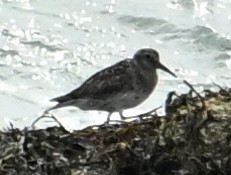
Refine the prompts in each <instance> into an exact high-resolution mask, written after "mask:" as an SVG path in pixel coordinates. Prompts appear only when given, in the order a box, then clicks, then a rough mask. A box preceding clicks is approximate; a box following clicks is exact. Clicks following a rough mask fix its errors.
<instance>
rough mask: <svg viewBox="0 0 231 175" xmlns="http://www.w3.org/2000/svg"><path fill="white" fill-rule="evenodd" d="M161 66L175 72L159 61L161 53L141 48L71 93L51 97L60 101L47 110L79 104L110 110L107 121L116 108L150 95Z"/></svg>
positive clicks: (126, 106)
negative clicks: (129, 57) (130, 56)
mask: <svg viewBox="0 0 231 175" xmlns="http://www.w3.org/2000/svg"><path fill="white" fill-rule="evenodd" d="M158 68H159V69H162V70H164V71H166V72H168V73H170V74H171V75H173V76H175V77H176V75H175V74H174V73H172V72H171V71H170V70H169V69H168V68H166V67H165V66H164V65H162V64H161V63H160V62H159V54H158V52H157V51H155V50H153V49H151V48H145V49H140V50H138V51H137V52H136V53H135V55H134V56H133V58H132V59H125V60H123V61H120V62H118V63H116V64H114V65H112V66H110V67H108V68H106V69H103V70H102V71H100V72H98V73H96V74H94V75H93V76H91V77H90V78H89V79H88V80H86V81H85V82H84V83H83V84H82V85H81V86H80V87H79V88H77V89H75V90H73V91H71V92H70V93H68V94H66V95H63V96H60V97H57V98H54V99H51V101H56V102H58V104H57V105H55V106H54V107H52V108H50V109H48V110H47V111H46V112H48V111H50V110H53V109H57V108H61V107H66V106H76V107H78V108H80V109H82V110H99V111H107V112H109V115H108V119H107V122H109V120H110V115H111V114H112V113H113V112H119V114H120V116H121V119H123V115H122V111H123V110H125V109H128V108H132V107H135V106H137V105H139V104H140V103H142V102H143V101H144V100H145V99H147V98H148V97H149V95H150V94H151V93H152V91H153V90H154V88H155V87H156V84H157V81H158V76H157V72H156V69H158Z"/></svg>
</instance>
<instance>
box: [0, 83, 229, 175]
mask: <svg viewBox="0 0 231 175" xmlns="http://www.w3.org/2000/svg"><path fill="white" fill-rule="evenodd" d="M165 106H166V108H165V110H166V116H161V117H160V116H158V115H157V114H156V113H155V111H152V112H150V113H147V114H145V115H140V116H137V118H136V119H134V121H132V122H126V121H124V122H121V123H118V124H112V125H99V126H89V127H87V128H85V129H82V130H77V131H73V132H69V131H67V130H65V128H63V127H62V126H60V127H50V128H46V129H38V130H36V129H35V130H29V129H27V128H25V129H24V130H19V129H17V128H14V127H13V126H12V127H11V128H8V129H6V130H4V131H0V175H40V174H41V175H170V174H171V175H205V174H206V175H217V174H219V175H230V174H231V89H229V88H226V89H224V88H221V87H220V90H219V91H216V92H213V91H210V90H204V91H203V92H201V93H200V94H198V93H197V92H196V91H195V90H194V89H193V88H192V89H191V90H190V92H189V93H187V94H181V95H177V94H176V93H175V92H170V93H169V94H168V97H167V100H166V104H165Z"/></svg>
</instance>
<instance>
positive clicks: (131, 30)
mask: <svg viewBox="0 0 231 175" xmlns="http://www.w3.org/2000/svg"><path fill="white" fill-rule="evenodd" d="M230 9H231V1H230V0H210V1H203V0H200V1H199V0H197V1H196V0H175V1H174V0H172V1H171V0H161V1H153V0H147V1H143V0H135V1H134V0H126V1H117V0H111V1H107V0H98V1H94V0H92V1H85V0H82V1H74V0H69V1H65V0H57V1H39V0H33V1H30V0H21V1H20V0H2V1H0V31H1V37H0V99H1V100H0V111H1V112H0V114H1V116H0V127H6V126H9V122H12V123H13V124H14V125H15V126H17V127H24V126H28V125H30V124H31V123H32V122H33V121H34V120H35V118H36V117H37V116H39V115H41V113H42V112H43V111H44V110H45V109H46V108H48V107H49V106H52V105H53V104H52V103H49V99H51V98H53V97H56V96H59V95H62V94H65V93H67V92H69V91H71V90H73V89H74V88H76V87H78V86H79V85H80V84H81V83H82V82H83V81H84V80H85V79H86V78H88V77H89V76H90V75H92V74H93V73H95V72H97V71H99V70H101V69H102V68H105V67H107V66H109V65H111V64H113V63H115V62H117V61H119V60H122V59H123V58H125V57H132V55H133V54H134V52H135V51H136V50H138V49H139V48H142V47H152V48H155V49H157V50H158V51H159V52H160V55H161V61H162V62H163V63H164V64H165V65H166V66H168V67H169V68H170V69H171V70H173V71H174V72H175V73H176V74H177V75H178V76H179V77H180V79H187V80H188V81H190V82H191V83H192V84H194V85H195V86H196V87H198V88H199V89H200V87H202V86H205V87H210V86H211V85H212V83H213V82H217V83H219V84H221V85H229V86H230V84H231V32H230V28H231V10H230ZM159 75H160V80H159V83H158V86H157V87H156V89H155V91H154V93H153V94H152V95H151V96H150V98H149V99H148V100H146V101H145V102H144V103H143V104H142V105H140V106H138V107H136V108H134V109H131V110H128V111H125V115H132V114H136V113H142V112H147V111H148V110H151V109H153V108H155V107H158V106H159V105H161V104H163V101H164V99H165V97H166V94H167V93H168V92H169V91H172V90H177V91H187V87H186V86H184V85H183V84H182V82H181V81H180V80H177V79H174V78H173V77H171V76H170V75H168V74H166V73H163V72H161V71H159ZM52 113H54V114H55V115H56V116H57V118H58V119H59V120H60V121H61V122H62V123H63V125H64V126H65V127H67V128H72V129H79V128H82V127H85V126H87V125H90V124H100V123H102V122H104V121H105V119H106V117H107V113H105V112H97V111H81V110H79V109H77V108H65V109H64V108H63V109H60V110H56V111H54V112H52ZM113 116H114V118H118V116H117V114H115V115H113ZM51 125H54V123H53V122H40V123H38V126H39V127H44V126H51Z"/></svg>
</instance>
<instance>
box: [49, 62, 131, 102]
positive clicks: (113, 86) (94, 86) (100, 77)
mask: <svg viewBox="0 0 231 175" xmlns="http://www.w3.org/2000/svg"><path fill="white" fill-rule="evenodd" d="M133 66H134V65H133V64H131V60H130V59H126V60H124V61H121V62H119V63H117V64H115V65H113V66H111V67H108V68H106V69H104V70H102V71H100V72H98V73H96V74H94V75H93V76H91V77H90V78H89V79H88V80H86V81H85V82H84V83H83V85H82V86H80V87H79V88H77V89H75V90H73V91H72V92H70V93H68V94H66V95H64V96H61V97H57V98H54V99H52V100H51V101H57V102H59V103H62V102H65V101H68V100H72V99H77V98H85V97H86V98H89V97H92V98H101V97H102V96H105V95H112V96H113V94H114V95H116V94H118V93H120V92H121V89H124V90H125V89H128V90H132V89H133V86H134V84H133V77H134V75H133V74H132V73H134V72H132V71H131V70H134V69H133V68H132V67H133ZM124 80H126V81H124ZM123 81H124V82H123ZM125 92H126V91H125Z"/></svg>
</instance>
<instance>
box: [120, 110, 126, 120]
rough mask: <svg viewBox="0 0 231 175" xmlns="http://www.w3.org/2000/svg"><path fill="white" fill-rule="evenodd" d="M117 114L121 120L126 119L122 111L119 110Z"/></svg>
mask: <svg viewBox="0 0 231 175" xmlns="http://www.w3.org/2000/svg"><path fill="white" fill-rule="evenodd" d="M119 115H120V119H121V120H126V119H127V118H126V117H124V115H123V111H119Z"/></svg>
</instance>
